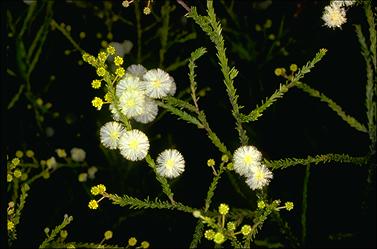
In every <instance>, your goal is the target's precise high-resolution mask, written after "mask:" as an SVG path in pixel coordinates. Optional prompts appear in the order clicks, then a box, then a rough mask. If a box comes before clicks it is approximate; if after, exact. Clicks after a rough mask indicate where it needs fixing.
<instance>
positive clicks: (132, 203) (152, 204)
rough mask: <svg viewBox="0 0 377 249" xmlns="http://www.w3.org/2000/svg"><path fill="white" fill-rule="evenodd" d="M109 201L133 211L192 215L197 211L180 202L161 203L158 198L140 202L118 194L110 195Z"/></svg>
mask: <svg viewBox="0 0 377 249" xmlns="http://www.w3.org/2000/svg"><path fill="white" fill-rule="evenodd" d="M109 199H110V200H112V201H113V204H115V205H119V206H122V207H125V206H128V207H129V208H131V209H170V210H178V211H181V212H186V213H192V212H193V211H194V210H195V209H194V208H192V207H189V206H186V205H184V204H182V203H180V202H174V203H170V202H167V201H160V200H159V199H157V198H156V199H155V200H154V201H151V200H149V198H147V199H145V200H140V199H138V198H135V197H131V196H127V195H124V196H122V197H120V196H118V195H116V194H110V195H109Z"/></svg>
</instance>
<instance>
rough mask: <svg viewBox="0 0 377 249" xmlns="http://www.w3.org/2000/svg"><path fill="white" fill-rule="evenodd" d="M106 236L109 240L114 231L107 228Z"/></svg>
mask: <svg viewBox="0 0 377 249" xmlns="http://www.w3.org/2000/svg"><path fill="white" fill-rule="evenodd" d="M104 237H105V240H109V239H111V238H112V237H113V232H112V231H111V230H107V231H106V232H105V233H104Z"/></svg>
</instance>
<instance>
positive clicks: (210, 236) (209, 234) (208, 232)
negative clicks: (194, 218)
mask: <svg viewBox="0 0 377 249" xmlns="http://www.w3.org/2000/svg"><path fill="white" fill-rule="evenodd" d="M214 236H215V231H213V230H212V229H208V230H206V231H205V232H204V237H205V238H206V239H208V240H212V239H213V237H214Z"/></svg>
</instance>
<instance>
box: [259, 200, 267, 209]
mask: <svg viewBox="0 0 377 249" xmlns="http://www.w3.org/2000/svg"><path fill="white" fill-rule="evenodd" d="M265 207H266V204H265V203H264V201H258V208H259V209H263V208H265Z"/></svg>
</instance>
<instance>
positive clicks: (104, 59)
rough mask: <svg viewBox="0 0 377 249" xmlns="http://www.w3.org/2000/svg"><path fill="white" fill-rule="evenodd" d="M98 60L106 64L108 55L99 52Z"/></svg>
mask: <svg viewBox="0 0 377 249" xmlns="http://www.w3.org/2000/svg"><path fill="white" fill-rule="evenodd" d="M97 58H98V59H99V60H100V61H101V62H104V61H106V59H107V54H106V53H105V52H99V53H98V56H97Z"/></svg>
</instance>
